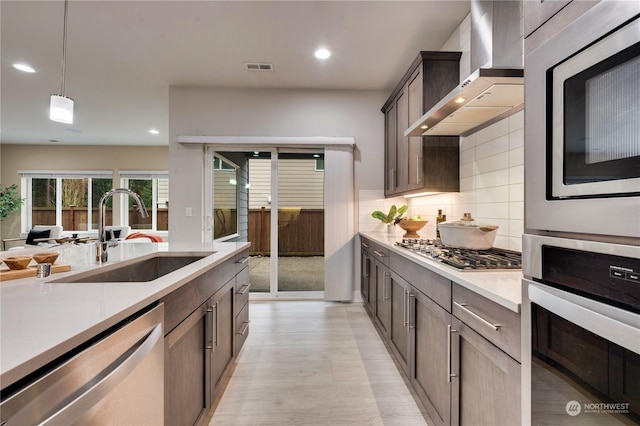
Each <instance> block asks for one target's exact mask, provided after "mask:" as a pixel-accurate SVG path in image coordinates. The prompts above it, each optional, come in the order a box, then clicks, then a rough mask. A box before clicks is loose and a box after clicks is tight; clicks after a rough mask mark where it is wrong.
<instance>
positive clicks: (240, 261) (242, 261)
mask: <svg viewBox="0 0 640 426" xmlns="http://www.w3.org/2000/svg"><path fill="white" fill-rule="evenodd" d="M248 260H249V256H246V257H243V258H242V259H240V260H238V261H237V262H236V263H239V264H242V263H247V261H248Z"/></svg>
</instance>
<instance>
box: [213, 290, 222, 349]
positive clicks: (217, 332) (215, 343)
mask: <svg viewBox="0 0 640 426" xmlns="http://www.w3.org/2000/svg"><path fill="white" fill-rule="evenodd" d="M214 306H215V308H216V338H215V339H214V340H213V344H214V348H213V351H214V352H215V348H217V347H218V336H219V335H220V334H219V333H220V321H219V320H220V315H219V314H218V312H219V311H220V309H219V307H218V302H216V304H215V305H214Z"/></svg>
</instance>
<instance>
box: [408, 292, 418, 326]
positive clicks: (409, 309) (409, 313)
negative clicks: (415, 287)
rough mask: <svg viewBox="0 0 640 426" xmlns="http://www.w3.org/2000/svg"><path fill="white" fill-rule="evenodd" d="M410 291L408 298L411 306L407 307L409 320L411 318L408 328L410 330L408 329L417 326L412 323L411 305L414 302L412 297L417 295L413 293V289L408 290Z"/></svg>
mask: <svg viewBox="0 0 640 426" xmlns="http://www.w3.org/2000/svg"><path fill="white" fill-rule="evenodd" d="M408 292H409V298H408V300H409V303H408V305H409V307H408V309H407V311H408V312H407V314H408V315H407V317H408V320H409V328H408V330H407V331H409V330H411V329H412V328H415V324H412V323H411V305H412V304H413V303H412V301H411V298H412V297H416V295H415V294H413V293H411V290H408Z"/></svg>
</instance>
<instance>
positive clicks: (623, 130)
mask: <svg viewBox="0 0 640 426" xmlns="http://www.w3.org/2000/svg"><path fill="white" fill-rule="evenodd" d="M525 82H526V83H525V99H526V107H525V123H526V125H525V140H526V143H525V158H526V168H525V197H526V198H525V202H526V208H527V214H526V217H525V226H526V228H527V229H535V230H544V231H560V232H574V233H582V234H599V235H606V236H620V237H640V2H637V1H607V0H603V1H602V2H600V3H598V4H597V5H596V6H594V7H593V8H592V9H590V10H589V11H588V12H586V13H585V14H584V15H582V16H581V17H580V18H578V19H577V20H576V21H574V22H573V23H572V24H570V25H568V26H566V27H565V28H564V29H563V30H562V31H560V32H559V33H558V34H556V35H554V36H553V37H552V38H551V39H550V40H549V41H547V42H546V43H544V44H543V45H541V46H540V47H539V48H537V49H536V50H534V51H533V52H531V53H529V54H528V55H527V57H526V60H525Z"/></svg>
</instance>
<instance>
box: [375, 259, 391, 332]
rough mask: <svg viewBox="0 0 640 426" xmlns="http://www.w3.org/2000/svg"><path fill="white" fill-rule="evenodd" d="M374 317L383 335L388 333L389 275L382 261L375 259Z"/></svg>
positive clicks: (389, 314)
mask: <svg viewBox="0 0 640 426" xmlns="http://www.w3.org/2000/svg"><path fill="white" fill-rule="evenodd" d="M374 269H375V281H374V284H375V287H376V293H375V317H376V322H377V323H378V326H379V327H380V331H382V334H383V335H384V336H388V335H389V325H390V318H391V307H390V303H389V301H390V300H391V296H390V294H389V293H390V289H389V282H390V275H389V269H388V268H387V267H386V266H384V265H383V264H382V263H380V262H378V261H375V262H374Z"/></svg>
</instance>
